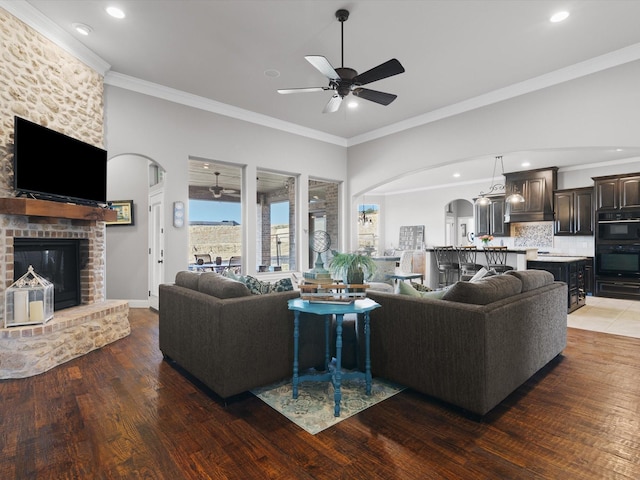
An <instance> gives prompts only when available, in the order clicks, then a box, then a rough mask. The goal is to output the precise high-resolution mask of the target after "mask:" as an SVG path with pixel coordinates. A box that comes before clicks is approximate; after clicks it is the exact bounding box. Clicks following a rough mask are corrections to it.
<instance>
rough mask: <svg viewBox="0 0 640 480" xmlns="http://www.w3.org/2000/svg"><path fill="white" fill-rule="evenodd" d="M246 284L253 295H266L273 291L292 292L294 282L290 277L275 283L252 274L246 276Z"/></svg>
mask: <svg viewBox="0 0 640 480" xmlns="http://www.w3.org/2000/svg"><path fill="white" fill-rule="evenodd" d="M244 284H245V285H246V286H247V288H248V289H249V291H250V292H251V293H252V294H253V295H264V294H266V293H273V292H290V291H291V290H293V283H292V282H291V279H290V278H282V279H280V280H278V281H277V282H275V283H270V282H263V281H261V280H258V279H257V278H255V277H252V276H251V275H247V276H246V277H244Z"/></svg>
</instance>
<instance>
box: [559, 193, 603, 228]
mask: <svg viewBox="0 0 640 480" xmlns="http://www.w3.org/2000/svg"><path fill="white" fill-rule="evenodd" d="M553 197H554V202H553V203H554V217H555V218H554V222H553V229H554V234H555V235H593V217H594V215H593V187H585V188H574V189H570V190H556V191H555V192H554V194H553Z"/></svg>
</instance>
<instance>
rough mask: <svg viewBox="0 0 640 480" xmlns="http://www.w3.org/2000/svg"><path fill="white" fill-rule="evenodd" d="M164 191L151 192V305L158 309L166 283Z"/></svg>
mask: <svg viewBox="0 0 640 480" xmlns="http://www.w3.org/2000/svg"><path fill="white" fill-rule="evenodd" d="M163 198H164V191H163V190H162V189H157V190H154V191H152V192H151V193H150V194H149V307H150V308H152V309H154V310H158V307H159V300H158V295H159V294H158V291H159V285H160V284H161V283H164V221H163V219H164V203H163Z"/></svg>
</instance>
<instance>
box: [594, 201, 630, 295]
mask: <svg viewBox="0 0 640 480" xmlns="http://www.w3.org/2000/svg"><path fill="white" fill-rule="evenodd" d="M596 220H597V230H596V235H597V237H596V257H595V273H596V286H597V294H598V295H602V296H612V297H618V298H630V299H640V210H630V211H616V212H598V214H597V219H596Z"/></svg>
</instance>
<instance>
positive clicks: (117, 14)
mask: <svg viewBox="0 0 640 480" xmlns="http://www.w3.org/2000/svg"><path fill="white" fill-rule="evenodd" d="M105 10H106V11H107V13H108V14H109V15H111V16H112V17H113V18H124V17H125V15H124V12H123V11H122V10H121V9H119V8H118V7H113V6H111V7H107V8H106V9H105Z"/></svg>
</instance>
